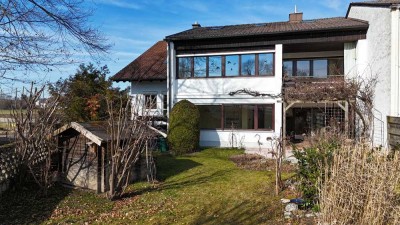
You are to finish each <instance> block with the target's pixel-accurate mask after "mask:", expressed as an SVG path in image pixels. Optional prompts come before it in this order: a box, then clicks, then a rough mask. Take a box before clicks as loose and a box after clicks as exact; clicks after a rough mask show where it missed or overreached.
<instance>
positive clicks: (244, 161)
mask: <svg viewBox="0 0 400 225" xmlns="http://www.w3.org/2000/svg"><path fill="white" fill-rule="evenodd" d="M230 160H232V161H233V162H234V163H235V164H236V166H237V167H239V168H242V169H245V170H256V171H273V170H275V160H274V159H266V158H264V157H262V156H259V155H255V154H241V155H234V156H231V157H230ZM295 170H296V165H294V164H292V163H290V162H284V163H283V164H282V172H284V173H293V172H295Z"/></svg>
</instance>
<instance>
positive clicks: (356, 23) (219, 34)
mask: <svg viewBox="0 0 400 225" xmlns="http://www.w3.org/2000/svg"><path fill="white" fill-rule="evenodd" d="M360 28H366V29H367V28H368V22H366V21H362V20H357V19H352V18H344V17H334V18H323V19H313V20H303V21H301V22H289V21H285V22H273V23H255V24H241V25H229V26H214V27H198V28H193V29H189V30H186V31H183V32H180V33H176V34H173V35H170V36H167V37H166V38H165V40H167V41H175V40H198V39H213V38H232V37H250V36H261V35H276V34H293V33H303V32H314V31H315V32H318V31H330V30H352V29H360Z"/></svg>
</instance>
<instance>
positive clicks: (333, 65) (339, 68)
mask: <svg viewBox="0 0 400 225" xmlns="http://www.w3.org/2000/svg"><path fill="white" fill-rule="evenodd" d="M328 74H329V75H344V58H335V59H328Z"/></svg>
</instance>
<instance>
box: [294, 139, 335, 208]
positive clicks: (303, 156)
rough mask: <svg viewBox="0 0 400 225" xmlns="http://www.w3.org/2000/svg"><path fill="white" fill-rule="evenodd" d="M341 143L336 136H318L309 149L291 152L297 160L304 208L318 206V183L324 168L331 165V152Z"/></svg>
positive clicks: (322, 175)
mask: <svg viewBox="0 0 400 225" xmlns="http://www.w3.org/2000/svg"><path fill="white" fill-rule="evenodd" d="M341 143H342V141H341V139H340V138H338V137H337V136H332V135H327V134H318V137H316V138H314V140H312V144H311V147H307V148H304V149H302V150H295V151H294V152H293V154H294V157H295V158H296V159H297V160H298V168H297V172H296V174H297V178H298V180H299V186H298V188H299V190H300V191H301V193H302V198H303V200H304V201H305V207H306V208H311V207H314V206H315V205H316V204H318V190H319V186H320V182H323V180H321V178H323V177H324V173H325V168H326V166H329V165H330V164H331V161H332V154H333V152H334V151H335V150H336V149H338V148H340V145H341Z"/></svg>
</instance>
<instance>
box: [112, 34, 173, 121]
mask: <svg viewBox="0 0 400 225" xmlns="http://www.w3.org/2000/svg"><path fill="white" fill-rule="evenodd" d="M112 80H114V81H117V82H119V81H123V82H126V81H128V82H131V91H130V93H131V96H132V105H133V106H134V107H135V108H134V111H135V114H136V115H138V116H146V115H149V116H152V117H155V118H159V119H162V118H164V117H166V115H167V114H166V113H167V43H166V42H165V41H159V42H157V43H156V44H155V45H153V46H152V47H151V48H149V49H148V50H147V51H146V52H144V53H143V54H142V55H140V56H139V57H138V58H136V59H135V60H134V61H133V62H131V63H130V64H129V65H127V66H126V67H125V68H123V69H122V70H121V71H119V72H118V73H117V74H115V75H114V76H113V77H112Z"/></svg>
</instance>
